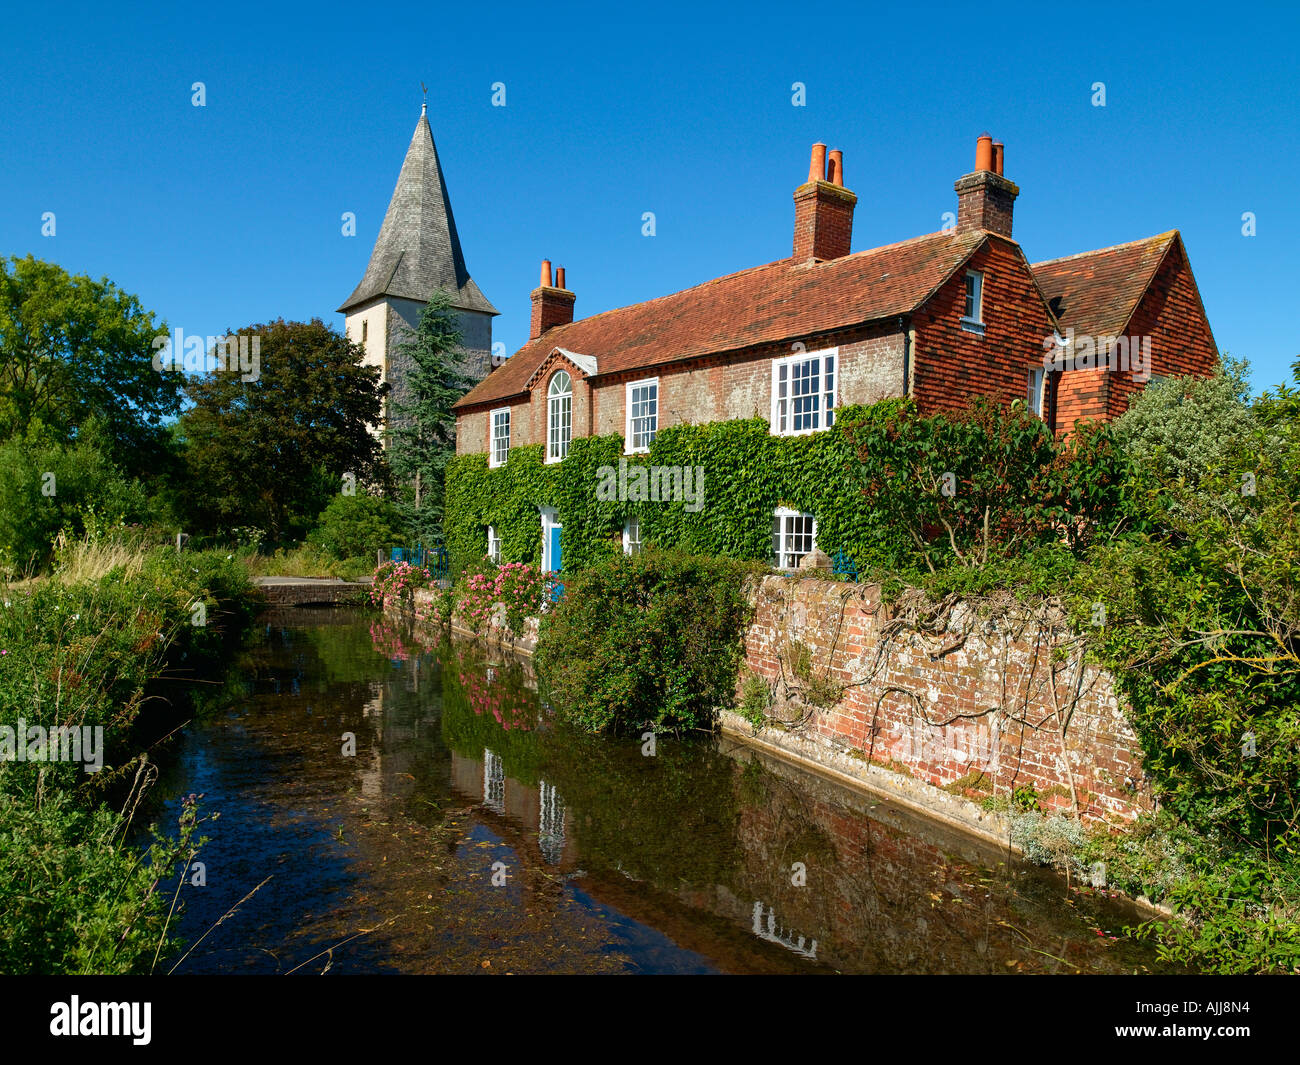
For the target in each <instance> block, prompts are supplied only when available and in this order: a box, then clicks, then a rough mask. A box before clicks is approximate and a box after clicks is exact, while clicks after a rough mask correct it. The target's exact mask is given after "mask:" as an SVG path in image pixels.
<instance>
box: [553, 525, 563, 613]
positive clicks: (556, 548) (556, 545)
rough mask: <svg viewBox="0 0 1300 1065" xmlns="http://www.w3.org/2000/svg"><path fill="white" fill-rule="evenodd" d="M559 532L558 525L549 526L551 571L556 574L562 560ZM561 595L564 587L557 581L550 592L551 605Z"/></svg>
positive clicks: (557, 600)
mask: <svg viewBox="0 0 1300 1065" xmlns="http://www.w3.org/2000/svg"><path fill="white" fill-rule="evenodd" d="M561 531H562V530H561V527H560V526H559V525H552V526H551V569H552V570H554V571H555V572H556V573H558V572H559V571H560V563H561V559H562V558H563V555H562V553H561V551H560V532H561ZM563 594H564V585H562V584H561V583H560V582H559V581H556V582H555V588H554V590H553V591H552V592H551V602H553V603H557V602H559V600H560V596H562V595H563Z"/></svg>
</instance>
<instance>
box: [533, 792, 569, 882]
mask: <svg viewBox="0 0 1300 1065" xmlns="http://www.w3.org/2000/svg"><path fill="white" fill-rule="evenodd" d="M537 809H538V813H537V845H538V847H540V848H541V851H542V857H543V858H545V859H546V860H547V861H548V862H550V863H551V865H558V864H559V861H560V858H561V856H562V855H563V853H564V817H565V809H564V800H563V799H562V798H560V793H559V792H558V791H556V790H555V785H554V784H548V783H546V781H544V780H541V781H538V804H537Z"/></svg>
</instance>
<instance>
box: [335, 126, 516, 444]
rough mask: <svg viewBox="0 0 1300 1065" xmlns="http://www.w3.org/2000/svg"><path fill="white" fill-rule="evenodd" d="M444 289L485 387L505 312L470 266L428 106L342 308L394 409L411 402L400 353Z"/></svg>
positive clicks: (466, 360) (471, 367)
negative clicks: (497, 321) (495, 323)
mask: <svg viewBox="0 0 1300 1065" xmlns="http://www.w3.org/2000/svg"><path fill="white" fill-rule="evenodd" d="M438 289H442V290H444V291H445V292H447V293H448V295H450V296H451V302H452V306H453V307H454V308H455V309H456V313H457V317H458V319H459V325H460V330H461V333H462V334H463V337H462V340H461V347H462V349H463V351H464V355H463V359H462V372H463V373H464V374H465V375H466V376H467V377H469V378H470V379H471V380H473V381H480V380H482V379H483V378H484V377H486V376H487V375H488V371H489V370H490V368H491V364H492V319H493V318H494V317H496V315H497V314H499V313H500V312H499V311H498V310H497V309H496V308H495V307H493V306H492V304H491V303H489V302H488V301H487V298H486V297H485V296H484V295H483V293H482V292H480V291H479V287H478V285H476V284H474V279H473V278H471V277H470V276H469V270H468V269H466V267H465V255H464V253H463V252H462V251H461V248H460V238H459V237H458V236H457V235H456V220H455V218H454V217H452V213H451V199H450V198H449V197H448V195H447V183H446V181H445V179H444V178H443V176H442V164H441V163H439V161H438V149H437V148H435V147H434V144H433V131H432V130H431V129H430V128H429V117H428V106H427V105H425V107H423V108H422V109H421V111H420V121H419V123H418V124H417V125H416V127H415V136H414V137H412V138H411V146H410V147H409V148H407V150H406V159H405V161H403V163H402V172H401V173H400V174H399V175H398V177H397V187H396V188H395V189H393V198H392V199H391V200H390V201H389V203H388V211H387V213H386V214H385V215H384V223H383V225H382V226H380V227H379V238H378V239H377V240H376V241H375V248H374V251H372V252H371V253H370V263H369V265H368V266H367V267H366V273H365V276H364V277H362V279H361V283H360V284H359V285H357V287H356V288H355V289H354V290H353V292H352V295H351V296H349V297H348V298H347V300H346V302H344V304H343V306H342V307H340V308H339V311H340V313H342V314H343V315H345V316H346V320H345V329H346V332H347V335H348V338H349V339H350V340H352V341H353V342H354V343H357V344H360V345H361V346H362V347H363V348H364V349H365V352H366V355H365V362H366V364H367V365H370V366H377V367H379V370H380V373H381V374H382V376H381V378H380V380H381V381H387V382H389V384H390V386H391V388H390V391H389V396H388V402H389V404H392V403H393V402H394V401H397V402H402V401H405V399H406V391H405V387H406V376H407V372H408V367H407V366H406V365H404V363H405V362H406V361H407V360H405V359H404V358H403V356H402V355H401V354H400V352H399V351H398V348H399V346H400V345H401V343H402V342H403V341H404V340H405V339H408V338H409V335H410V334H411V333H412V332H413V331H414V330H415V328H416V326H417V325H418V324H419V321H420V312H421V311H422V310H423V309H424V305H425V303H427V302H428V299H429V296H430V295H431V294H432V293H433V292H435V291H436V290H438ZM385 415H386V417H385V420H386V421H387V420H388V419H387V412H385Z"/></svg>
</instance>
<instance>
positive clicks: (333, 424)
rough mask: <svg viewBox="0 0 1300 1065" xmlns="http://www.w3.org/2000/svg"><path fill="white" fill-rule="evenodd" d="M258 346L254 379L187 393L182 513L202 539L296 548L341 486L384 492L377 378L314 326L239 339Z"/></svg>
mask: <svg viewBox="0 0 1300 1065" xmlns="http://www.w3.org/2000/svg"><path fill="white" fill-rule="evenodd" d="M240 333H241V334H246V335H248V336H249V337H250V344H249V347H250V354H251V351H252V348H253V345H252V343H251V338H260V345H259V347H258V365H257V366H256V379H254V380H248V381H245V380H243V378H244V377H245V376H250V377H251V376H253V375H251V374H244V373H234V372H221V371H216V372H210V373H207V374H204V375H202V376H197V377H192V378H190V379H189V380H188V381H187V383H186V387H185V391H186V394H187V395H188V397H189V398H190V399H191V400H192V401H193V403H194V406H193V408H192V409H191V410H190V411H188V412H187V413H186V414H185V416H184V418H183V419H182V420H181V422H182V424H181V428H180V433H181V436H182V439H183V442H184V445H185V460H186V465H187V468H188V472H189V478H190V483H191V485H192V488H191V490H190V493H189V496H188V504H189V509H190V514H191V517H192V519H193V520H194V521H195V522H197V524H198V527H199V528H200V529H201V530H203V531H209V532H215V531H217V530H219V529H225V528H229V527H231V526H253V527H256V528H260V529H264V530H265V531H266V532H267V534H268V537H269V539H270V540H273V541H277V540H284V539H287V538H298V537H301V536H302V535H303V533H305V531H306V530H307V529H308V528H310V527H311V526H312V525H313V524H315V520H316V517H317V515H319V514H320V512H321V511H322V510H323V509H324V508H325V506H326V504H327V503H328V502H329V500H330V498H331V497H332V496H333V495H334V494H335V493H337V492H339V491H340V489H341V488H342V487H344V486H345V485H346V484H347V483H348V482H346V481H345V479H344V475H345V474H351V475H352V476H353V477H354V478H355V483H356V485H358V486H362V487H363V486H365V485H379V486H384V485H385V482H386V478H387V472H386V468H385V466H384V463H383V456H382V454H381V450H380V446H379V441H378V439H377V438H376V437H375V435H374V434H373V433H372V432H371V431H370V426H371V425H373V424H375V423H377V422H378V421H379V417H380V411H381V400H382V397H383V394H384V391H385V389H384V386H382V385H380V383H379V371H378V370H377V369H375V368H374V367H371V366H365V365H363V364H362V361H361V360H362V350H361V348H360V347H358V346H356V345H354V344H353V343H352V342H351V341H349V340H348V338H347V337H346V336H343V335H342V334H340V333H338V332H337V331H335V330H334V329H332V328H330V327H329V326H327V325H325V323H323V322H322V321H321V320H320V319H319V318H313V319H312V320H311V321H310V322H286V321H284V319H279V320H277V321H275V322H270V323H268V324H264V325H252V326H249V327H248V328H247V329H244V330H241V331H240Z"/></svg>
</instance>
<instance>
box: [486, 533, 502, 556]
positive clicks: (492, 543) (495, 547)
mask: <svg viewBox="0 0 1300 1065" xmlns="http://www.w3.org/2000/svg"><path fill="white" fill-rule="evenodd" d="M487 557H488V558H490V559H491V560H492V561H493V562H497V563H499V562H500V561H501V537H499V536H498V535H497V527H496V526H495V525H489V526H488V533H487Z"/></svg>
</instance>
